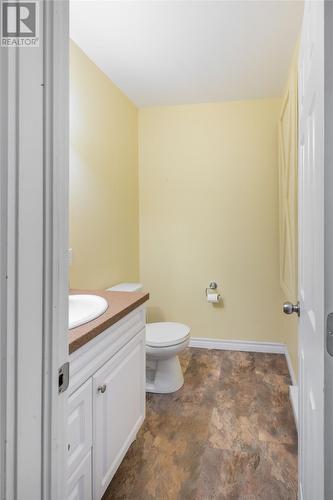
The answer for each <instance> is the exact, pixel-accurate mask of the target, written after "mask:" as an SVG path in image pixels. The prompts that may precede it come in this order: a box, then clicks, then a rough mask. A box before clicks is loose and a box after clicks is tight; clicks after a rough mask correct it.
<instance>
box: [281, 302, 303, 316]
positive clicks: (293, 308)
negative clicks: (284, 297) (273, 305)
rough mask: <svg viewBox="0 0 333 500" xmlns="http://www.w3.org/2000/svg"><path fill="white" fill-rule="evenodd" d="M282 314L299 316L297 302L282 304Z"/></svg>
mask: <svg viewBox="0 0 333 500" xmlns="http://www.w3.org/2000/svg"><path fill="white" fill-rule="evenodd" d="M283 312H284V313H285V314H292V313H296V314H297V316H299V314H300V307H299V302H297V304H292V303H291V302H285V303H284V304H283Z"/></svg>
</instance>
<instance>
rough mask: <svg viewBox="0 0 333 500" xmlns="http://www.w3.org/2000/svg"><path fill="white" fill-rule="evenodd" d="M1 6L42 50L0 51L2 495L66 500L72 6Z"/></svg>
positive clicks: (44, 1) (42, 2)
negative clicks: (62, 374) (61, 381)
mask: <svg viewBox="0 0 333 500" xmlns="http://www.w3.org/2000/svg"><path fill="white" fill-rule="evenodd" d="M7 7H8V9H7ZM0 9H1V11H0V19H1V22H2V20H3V19H6V17H2V16H10V19H11V20H13V19H15V21H16V24H15V25H16V28H17V30H18V31H19V32H20V30H21V29H22V25H23V27H24V25H25V24H24V22H23V21H22V19H27V12H28V16H29V19H30V22H31V24H29V30H30V31H32V30H33V31H34V32H35V33H34V35H36V36H34V40H35V41H36V46H31V45H30V44H29V45H28V46H26V47H25V46H24V45H22V44H20V45H19V46H18V47H16V48H14V47H8V46H7V45H6V46H2V47H1V49H0V109H1V112H0V129H1V137H0V181H1V182H0V207H1V217H0V241H1V245H0V246H1V250H0V352H1V361H0V498H1V499H6V500H12V499H15V500H42V499H47V500H60V499H62V498H65V485H66V482H65V480H66V475H65V471H66V469H65V464H66V454H67V449H66V439H65V435H64V434H65V422H64V416H65V408H66V407H67V393H66V392H61V391H60V392H59V390H58V378H59V374H58V370H59V367H60V366H61V365H63V364H64V363H65V362H66V361H67V359H68V321H67V314H68V298H67V295H68V266H67V262H68V234H67V232H68V228H67V220H68V210H67V189H68V156H69V154H68V125H67V124H68V73H69V69H68V56H67V54H68V44H69V34H68V2H67V1H62V2H59V1H58V0H56V1H55V0H39V1H38V2H26V3H25V4H24V5H21V4H20V3H16V2H10V5H9V3H7V2H0ZM22 9H24V10H22ZM26 11H27V12H26ZM8 19H9V17H7V20H8ZM30 27H31V29H30ZM25 32H26V31H22V33H20V36H22V37H23V33H25ZM2 35H3V34H2ZM6 37H7V38H9V35H8V36H6V35H3V36H2V37H1V40H3V39H4V38H6ZM19 40H21V41H22V40H23V38H20V39H19ZM31 40H32V38H31ZM31 40H30V41H31ZM12 41H13V40H12Z"/></svg>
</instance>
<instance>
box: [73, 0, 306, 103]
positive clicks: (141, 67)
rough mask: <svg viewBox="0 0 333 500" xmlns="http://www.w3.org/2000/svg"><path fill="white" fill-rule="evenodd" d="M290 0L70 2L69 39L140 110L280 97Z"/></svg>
mask: <svg viewBox="0 0 333 500" xmlns="http://www.w3.org/2000/svg"><path fill="white" fill-rule="evenodd" d="M302 14H303V2H302V1H291V0H277V1H275V0H261V1H253V0H243V1H238V0H230V1H229V0H228V1H227V0H222V1H219V0H215V1H209V0H192V1H182V0H173V1H172V0H155V1H154V0H151V1H138V0H136V1H133V0H132V1H125V0H120V1H114V0H104V1H100V0H85V1H82V0H71V23H70V25H71V37H72V39H73V40H74V41H75V42H76V43H77V44H78V45H79V46H80V47H81V48H82V49H83V51H84V52H85V53H86V54H87V55H88V56H89V57H90V58H91V59H92V60H93V61H94V62H95V63H96V64H97V66H98V67H99V68H100V69H101V70H102V71H104V73H106V75H107V76H108V77H109V78H110V79H111V80H112V81H113V82H114V83H115V84H116V85H117V86H118V87H119V88H120V89H121V90H122V91H123V92H124V93H125V94H126V95H127V96H128V97H129V98H130V99H132V101H134V103H136V104H137V105H138V106H140V107H142V106H154V105H168V104H186V103H200V102H214V101H224V100H238V99H256V98H264V97H280V96H281V95H282V92H283V89H284V86H285V83H286V78H287V75H288V68H289V65H290V62H291V57H292V53H293V49H294V46H295V44H296V41H297V37H298V34H299V31H300V26H301V19H302Z"/></svg>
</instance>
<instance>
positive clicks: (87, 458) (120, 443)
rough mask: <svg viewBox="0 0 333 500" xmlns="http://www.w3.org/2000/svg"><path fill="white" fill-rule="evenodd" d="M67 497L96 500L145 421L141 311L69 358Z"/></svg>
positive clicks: (143, 344) (73, 499) (127, 317)
mask: <svg viewBox="0 0 333 500" xmlns="http://www.w3.org/2000/svg"><path fill="white" fill-rule="evenodd" d="M70 381H71V382H70V388H69V390H70V396H69V399H68V416H67V422H68V425H67V429H68V462H67V464H68V483H67V485H68V487H67V491H68V495H67V497H68V499H71V500H91V499H93V500H100V499H101V498H102V496H103V494H104V492H105V490H106V488H107V487H108V485H109V483H110V481H111V479H112V477H113V476H114V474H115V472H116V470H117V468H118V467H119V465H120V463H121V461H122V459H123V458H124V456H125V454H126V452H127V450H128V448H129V447H130V445H131V443H132V442H133V441H134V440H135V437H136V434H137V432H138V430H139V429H140V427H141V425H142V423H143V420H144V417H145V312H144V308H143V307H140V308H139V309H136V310H134V311H133V312H131V313H129V314H128V315H127V316H125V317H124V318H123V319H122V320H120V321H119V322H118V323H116V324H115V325H113V326H112V327H110V328H109V329H107V330H105V331H104V332H103V333H101V334H100V335H99V336H98V337H96V338H95V339H93V340H91V341H90V342H89V343H88V344H86V345H85V346H83V347H82V348H80V349H78V350H77V351H75V352H74V353H73V354H72V355H71V356H70Z"/></svg>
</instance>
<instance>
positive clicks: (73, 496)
mask: <svg viewBox="0 0 333 500" xmlns="http://www.w3.org/2000/svg"><path fill="white" fill-rule="evenodd" d="M91 498H92V484H91V452H90V451H89V453H88V455H87V456H86V457H85V458H84V459H83V460H82V462H81V463H80V464H79V466H78V467H77V468H76V470H75V471H74V472H73V474H72V475H71V476H70V478H69V479H68V483H67V500H91Z"/></svg>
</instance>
